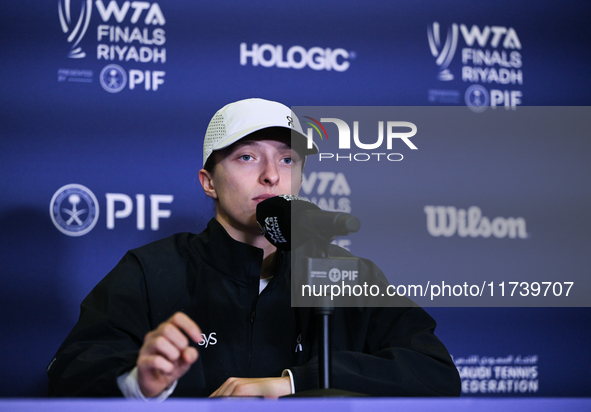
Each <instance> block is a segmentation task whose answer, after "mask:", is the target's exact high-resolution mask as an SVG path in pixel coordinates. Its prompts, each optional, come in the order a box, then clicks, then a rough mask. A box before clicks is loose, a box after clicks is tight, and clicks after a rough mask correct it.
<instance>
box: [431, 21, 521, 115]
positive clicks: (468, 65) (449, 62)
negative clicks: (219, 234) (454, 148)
mask: <svg viewBox="0 0 591 412" xmlns="http://www.w3.org/2000/svg"><path fill="white" fill-rule="evenodd" d="M427 40H428V47H429V50H430V52H431V55H432V56H433V59H434V62H435V65H436V66H437V68H438V72H437V74H436V78H437V80H438V81H439V82H440V83H441V85H442V88H441V89H439V88H438V89H429V91H428V101H429V102H430V103H439V104H450V103H451V104H454V103H455V104H465V105H466V106H468V107H469V108H470V110H472V111H474V112H482V111H484V110H486V109H487V108H488V107H499V106H502V107H505V108H510V109H513V110H515V109H516V108H517V106H520V105H522V104H523V102H524V98H523V90H522V86H523V82H524V67H523V66H524V65H523V56H522V53H523V48H524V46H522V43H521V40H520V37H519V35H518V29H517V28H515V27H510V26H506V25H502V24H499V23H498V22H497V23H496V24H488V25H477V24H466V23H452V24H450V25H448V26H447V27H446V26H445V25H442V24H440V23H439V22H438V21H434V22H433V23H432V24H430V25H429V26H428V28H427ZM527 46H528V45H527V44H526V45H525V49H526V50H527Z"/></svg>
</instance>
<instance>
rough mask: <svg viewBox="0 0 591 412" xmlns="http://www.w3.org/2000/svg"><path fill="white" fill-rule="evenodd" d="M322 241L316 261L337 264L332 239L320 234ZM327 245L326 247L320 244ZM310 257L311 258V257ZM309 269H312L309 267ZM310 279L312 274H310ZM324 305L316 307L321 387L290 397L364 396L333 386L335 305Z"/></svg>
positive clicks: (317, 248) (333, 265)
mask: <svg viewBox="0 0 591 412" xmlns="http://www.w3.org/2000/svg"><path fill="white" fill-rule="evenodd" d="M318 240H320V242H317V241H314V244H315V246H316V248H315V249H316V250H318V251H319V252H317V253H318V254H319V255H320V258H316V261H318V260H320V261H323V262H322V263H324V264H327V265H329V266H332V267H335V266H337V265H336V264H335V262H336V261H337V260H338V259H331V258H330V257H329V256H327V255H328V244H329V243H330V241H331V240H329V241H327V240H326V239H323V238H321V237H320V236H318ZM319 244H320V245H326V249H324V248H323V247H321V246H320V245H319ZM309 259H310V258H309ZM308 270H310V269H309V268H308ZM308 279H310V274H308ZM325 298H326V297H325ZM322 303H324V305H322V306H317V307H316V308H315V315H316V318H317V333H318V337H319V339H318V387H319V389H313V390H308V391H302V392H298V393H296V394H293V395H288V397H326V398H328V397H332V398H344V397H364V396H368V395H365V394H362V393H357V392H351V391H344V390H341V389H333V388H331V386H332V348H331V332H332V330H331V316H332V314H333V312H334V307H333V306H331V305H328V304H326V302H322Z"/></svg>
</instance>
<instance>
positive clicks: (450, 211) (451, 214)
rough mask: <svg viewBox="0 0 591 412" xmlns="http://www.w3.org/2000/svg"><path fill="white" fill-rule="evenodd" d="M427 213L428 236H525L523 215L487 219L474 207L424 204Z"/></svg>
mask: <svg viewBox="0 0 591 412" xmlns="http://www.w3.org/2000/svg"><path fill="white" fill-rule="evenodd" d="M424 210H425V213H426V215H427V231H428V232H429V234H430V235H431V236H435V237H438V236H445V237H451V236H453V235H455V234H457V235H458V236H460V237H467V236H470V237H485V238H487V237H491V236H494V237H496V238H499V239H502V238H506V237H509V238H510V239H515V238H520V239H527V237H528V234H527V231H526V222H525V219H524V218H523V217H517V218H515V217H508V218H505V217H495V218H494V219H489V218H488V217H486V216H482V211H481V210H480V208H479V207H478V206H471V207H469V208H468V210H464V209H456V208H455V207H454V206H425V209H424Z"/></svg>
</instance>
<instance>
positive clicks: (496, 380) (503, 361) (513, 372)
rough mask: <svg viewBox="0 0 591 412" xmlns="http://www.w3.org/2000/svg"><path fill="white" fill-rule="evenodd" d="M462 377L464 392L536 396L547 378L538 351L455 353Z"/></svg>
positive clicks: (468, 393)
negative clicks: (477, 353)
mask: <svg viewBox="0 0 591 412" xmlns="http://www.w3.org/2000/svg"><path fill="white" fill-rule="evenodd" d="M454 363H455V364H456V367H457V368H458V372H459V374H460V378H461V379H462V395H486V396H495V395H526V396H534V395H536V394H537V393H538V391H539V390H540V383H539V382H540V380H544V378H545V376H544V373H543V370H540V368H539V365H538V355H537V354H534V355H527V356H522V355H507V356H496V357H495V356H480V355H470V356H467V357H454Z"/></svg>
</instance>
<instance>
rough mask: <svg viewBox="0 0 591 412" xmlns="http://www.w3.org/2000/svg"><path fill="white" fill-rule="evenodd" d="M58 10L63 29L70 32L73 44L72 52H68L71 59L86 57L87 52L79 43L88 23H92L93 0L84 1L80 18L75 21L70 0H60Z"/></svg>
mask: <svg viewBox="0 0 591 412" xmlns="http://www.w3.org/2000/svg"><path fill="white" fill-rule="evenodd" d="M58 12H59V17H60V24H61V26H62V31H63V32H64V33H65V34H68V43H71V44H72V46H71V48H70V53H68V57H69V58H71V59H82V58H83V57H86V53H85V52H83V51H82V47H78V44H79V43H80V41H81V40H82V38H83V37H84V35H85V34H86V30H87V29H88V24H89V23H90V15H91V13H92V1H91V0H85V1H82V7H81V9H80V16H78V20H76V22H74V20H73V19H72V8H71V6H70V0H64V2H63V3H62V0H59V2H58Z"/></svg>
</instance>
